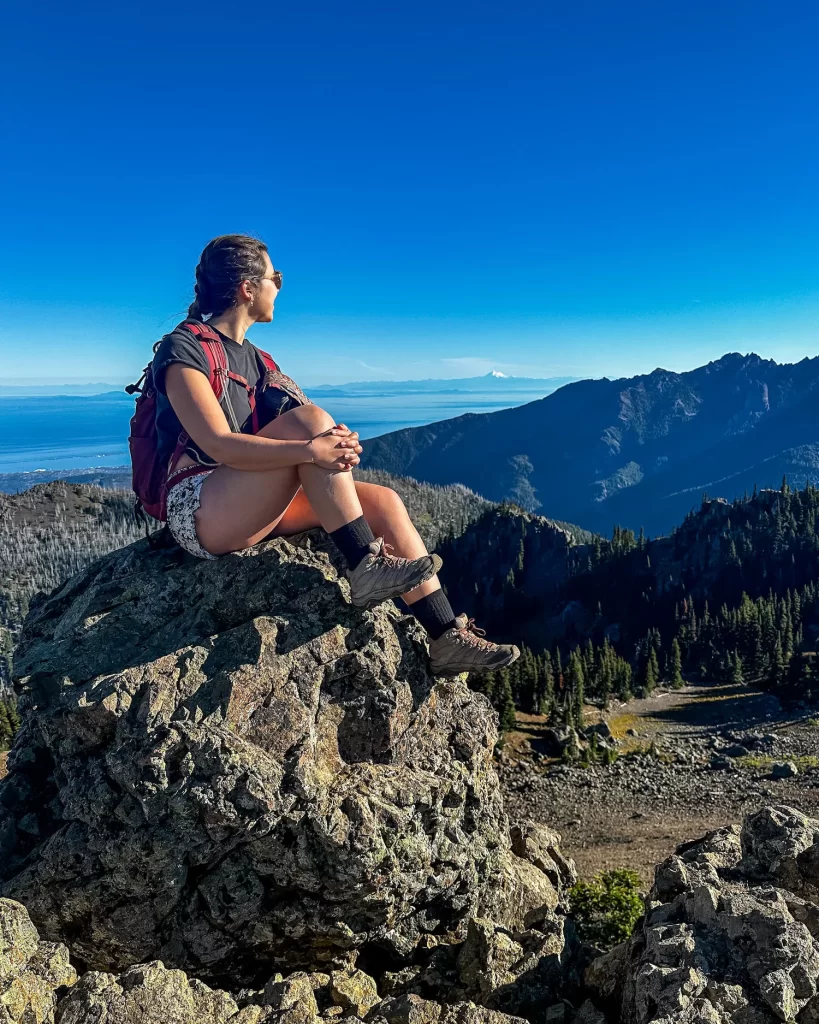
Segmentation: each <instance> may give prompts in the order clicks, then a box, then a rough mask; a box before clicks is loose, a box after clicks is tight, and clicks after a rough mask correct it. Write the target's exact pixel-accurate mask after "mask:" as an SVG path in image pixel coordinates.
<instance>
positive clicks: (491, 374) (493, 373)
mask: <svg viewBox="0 0 819 1024" xmlns="http://www.w3.org/2000/svg"><path fill="white" fill-rule="evenodd" d="M486 376H487V377H508V376H509V374H508V373H501V372H500V370H490V371H489V373H487V375H486Z"/></svg>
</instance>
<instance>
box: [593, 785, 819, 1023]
mask: <svg viewBox="0 0 819 1024" xmlns="http://www.w3.org/2000/svg"><path fill="white" fill-rule="evenodd" d="M586 982H587V984H588V986H589V989H590V990H591V992H592V995H593V998H594V1003H595V1004H596V1007H597V1010H601V1009H602V1010H605V1011H606V1012H607V1017H608V1019H610V1020H612V1021H614V1020H617V1021H622V1022H623V1024H649V1022H651V1024H689V1022H690V1024H694V1022H696V1024H700V1022H702V1024H727V1022H729V1021H730V1022H738V1024H774V1022H775V1021H796V1020H798V1021H799V1024H813V1022H816V1021H819V994H818V993H819V821H816V820H814V819H811V818H808V817H807V816H806V815H804V814H802V813H800V812H799V811H798V810H796V809H795V808H792V807H788V806H786V805H783V804H779V805H774V806H770V807H764V808H762V809H761V810H759V811H757V812H756V813H754V814H751V815H749V816H748V817H747V818H746V819H745V821H744V823H743V825H742V826H741V827H740V826H737V825H729V826H726V827H725V828H721V829H717V830H716V831H714V832H709V833H708V834H707V835H706V836H705V837H704V838H702V839H700V840H697V841H695V842H691V843H685V844H683V845H682V846H680V847H678V848H677V851H676V852H675V853H674V854H673V855H672V856H671V857H669V858H667V859H666V860H665V861H663V862H662V864H660V865H658V866H657V868H656V871H655V881H654V885H653V887H652V889H651V891H650V893H649V895H648V898H647V901H646V913H645V916H644V918H643V919H642V921H641V922H640V924H639V925H638V927H637V929H636V930H635V933H634V935H633V936H632V937H631V938H630V939H629V940H627V941H626V942H624V943H621V944H620V945H619V946H617V947H616V948H615V949H613V950H612V951H611V952H609V953H607V954H605V955H604V956H601V957H599V958H597V959H595V960H594V961H592V963H591V964H590V965H589V967H588V969H587V971H586Z"/></svg>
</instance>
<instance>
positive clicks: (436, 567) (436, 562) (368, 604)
mask: <svg viewBox="0 0 819 1024" xmlns="http://www.w3.org/2000/svg"><path fill="white" fill-rule="evenodd" d="M429 558H430V567H429V568H428V569H425V570H424V571H423V572H422V573H419V576H418V579H416V580H414V581H411V582H410V583H406V584H402V585H401V589H400V590H391V591H382V592H379V593H377V594H376V595H375V596H373V595H372V594H371V595H370V596H369V597H368V598H367V600H366V601H364V602H361V603H359V602H357V601H355V600H353V598H352V595H351V597H350V603H351V604H352V605H353V607H354V608H361V609H362V610H365V611H366V610H367V609H368V608H374V607H375V606H376V605H378V604H383V603H384V601H389V600H391V599H392V598H394V597H399V596H400V595H401V594H406V593H407V591H410V590H415V588H416V587H420V586H421V584H422V583H426V581H427V580H429V579H432V577H433V576H434V575H435V574H436V573H437V572H439V571H440V569H441V566H442V565H443V564H444V563H443V560H442V559H441V557H440V556H439V555H430V556H429Z"/></svg>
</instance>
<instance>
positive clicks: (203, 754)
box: [0, 532, 566, 1012]
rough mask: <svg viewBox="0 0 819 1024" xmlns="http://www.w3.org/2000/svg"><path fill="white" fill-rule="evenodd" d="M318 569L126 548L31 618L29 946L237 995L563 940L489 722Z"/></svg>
mask: <svg viewBox="0 0 819 1024" xmlns="http://www.w3.org/2000/svg"><path fill="white" fill-rule="evenodd" d="M334 559H335V555H334V552H333V550H332V549H331V546H330V545H329V542H328V541H327V539H326V537H325V535H324V534H322V533H319V532H314V533H310V534H304V535H301V536H300V537H294V538H289V539H288V540H284V539H277V540H273V541H270V542H268V543H265V544H261V545H258V546H257V547H255V548H252V549H251V550H249V551H247V552H242V553H238V554H231V555H226V556H223V557H221V558H219V559H216V560H213V561H204V560H198V559H195V558H192V557H190V556H188V555H186V554H184V553H183V552H181V551H179V550H178V549H172V550H162V549H156V550H154V549H152V548H151V547H149V546H148V544H147V542H145V541H142V542H138V543H136V544H133V545H131V546H129V547H126V548H123V549H120V550H119V551H116V552H114V553H113V554H111V555H108V556H106V557H104V558H102V559H100V560H99V561H97V562H95V563H94V564H93V565H91V566H89V567H88V568H87V569H86V570H84V571H83V572H82V573H80V574H79V575H77V576H76V577H74V578H73V579H72V580H69V581H68V582H67V583H66V584H65V585H64V586H62V587H61V588H60V589H59V590H57V591H56V592H55V593H53V594H51V595H50V596H48V597H45V598H40V599H38V600H36V601H35V602H34V603H33V605H32V609H31V612H30V614H29V617H28V619H27V622H26V624H25V627H24V630H23V634H22V637H21V640H20V644H19V647H18V650H17V653H16V656H15V670H16V672H17V673H18V680H17V689H18V694H19V701H20V710H21V714H22V717H23V725H22V729H21V731H20V733H19V735H18V737H17V739H16V742H15V746H14V748H13V750H12V752H11V754H10V756H9V762H8V769H9V771H8V775H7V776H6V778H5V779H3V780H2V782H0V883H2V888H0V892H2V894H4V895H6V896H8V897H11V898H14V899H19V900H21V901H22V902H24V903H25V905H26V907H27V908H28V911H29V913H30V914H31V917H32V920H33V921H34V922H35V923H36V925H37V927H38V928H39V929H40V932H41V934H42V935H43V937H44V938H45V939H47V940H49V941H51V942H60V941H66V940H69V939H70V946H71V951H72V954H73V955H75V956H77V957H78V958H80V959H81V960H82V961H83V962H84V963H85V964H86V965H88V966H89V967H91V968H94V969H95V970H98V971H102V972H114V973H116V972H119V971H122V970H123V969H126V968H128V967H130V965H132V964H134V963H145V962H152V961H155V960H160V961H161V962H162V963H163V964H165V965H167V967H168V968H181V969H184V970H189V971H192V972H193V973H195V974H196V975H197V976H199V977H201V978H202V979H203V980H205V981H208V982H209V983H211V984H215V985H219V986H220V987H224V988H227V987H230V988H232V989H234V990H235V988H236V987H237V986H239V985H243V984H245V985H251V986H254V985H255V986H259V985H261V984H264V982H265V980H266V979H267V978H269V976H270V974H271V973H273V971H275V970H282V971H283V972H285V973H287V972H288V971H293V970H300V969H303V970H308V971H315V970H322V969H323V968H322V965H327V969H328V970H330V969H332V968H333V967H339V966H341V967H343V966H344V963H345V962H346V961H345V959H344V958H345V957H346V956H347V955H348V954H349V953H350V951H353V950H362V951H363V952H365V953H368V954H370V953H371V954H372V955H373V956H376V957H382V958H385V957H386V958H390V957H391V958H392V960H393V962H396V961H397V962H399V963H400V962H401V961H402V960H403V962H405V963H406V962H409V961H410V960H411V957H412V955H413V952H414V950H415V949H416V948H417V947H418V946H419V943H421V942H422V940H423V939H424V937H425V936H437V935H441V934H443V933H447V934H450V935H452V936H454V937H455V938H457V937H458V936H460V937H461V938H463V937H464V936H465V934H466V928H467V922H468V920H469V919H470V918H472V917H475V916H481V915H483V916H488V917H491V918H492V919H493V920H494V921H495V923H496V924H498V925H500V926H505V927H508V928H510V929H513V930H514V929H520V928H526V927H530V926H531V925H532V923H533V922H535V923H539V925H542V926H544V927H545V929H546V931H554V929H553V928H552V924H553V923H554V918H555V913H556V908H557V907H558V904H559V902H560V896H559V894H558V892H557V890H556V889H555V882H554V879H555V878H558V877H559V876H560V873H561V871H562V872H563V873H564V874H565V870H566V869H565V866H564V867H561V866H560V865H559V864H555V863H554V862H555V858H554V856H552V855H551V854H549V855H548V857H547V856H546V855H545V854H544V855H543V856H541V857H540V860H538V856H539V855H535V854H533V855H532V857H531V858H528V859H526V858H524V857H518V856H516V854H515V853H514V852H513V851H512V849H511V843H510V837H509V828H508V823H507V819H506V817H505V815H504V811H503V804H502V799H501V794H500V790H499V785H498V779H497V776H496V774H495V770H494V767H493V763H492V751H493V748H494V745H495V741H496V738H497V732H496V716H495V713H494V711H493V710H492V708H491V706H490V704H489V702H488V701H487V700H486V698H485V697H483V696H481V695H479V694H477V693H474V692H472V691H471V690H469V689H468V688H467V686H466V685H465V683H464V682H463V681H462V680H461V679H439V680H436V679H434V678H433V677H432V676H430V674H429V671H428V661H427V650H426V643H425V636H424V634H423V631H422V630H421V628H420V627H419V626H418V624H417V623H416V622H415V620H414V619H413V618H411V617H409V616H402V615H401V614H400V613H399V612H398V611H397V609H396V608H395V606H394V605H393V604H391V603H387V604H384V605H381V606H380V607H378V608H376V609H374V610H372V611H366V612H362V611H360V610H357V609H355V608H353V607H352V606H351V605H350V604H349V600H348V597H349V590H348V586H347V582H346V579H345V578H344V575H343V573H341V572H339V567H338V565H337V563H336V562H335V561H334ZM550 841H551V840H550ZM524 845H526V844H524ZM530 845H531V844H530ZM535 845H536V844H535ZM546 846H547V847H548V842H547V844H546ZM546 853H548V850H546ZM547 860H551V861H552V862H553V864H554V866H553V867H552V866H550V865H549V864H548V863H547ZM539 863H542V865H543V866H544V867H545V868H546V869H547V870H548V871H549V874H545V873H544V871H543V870H542V868H541V867H540V866H538V864H539ZM88 984H89V985H90V984H91V983H90V982H89V983H88ZM94 984H95V985H96V984H97V982H94ZM99 984H103V982H99ZM105 984H106V985H108V987H109V988H111V986H113V985H114V983H113V982H111V983H109V982H108V981H105ZM116 984H119V985H120V986H121V983H120V982H116ZM129 984H130V982H129ZM112 991H113V989H112ZM91 995H92V994H89V995H88V998H89V999H90V998H91ZM77 998H80V996H79V995H78V996H77ZM83 998H85V997H83ZM94 998H96V996H94ZM365 1002H366V1000H364V1001H359V1002H358V1004H357V1009H361V1010H363V1007H364V1003H365ZM277 1012H280V1011H277Z"/></svg>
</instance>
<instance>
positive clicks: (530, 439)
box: [364, 353, 819, 534]
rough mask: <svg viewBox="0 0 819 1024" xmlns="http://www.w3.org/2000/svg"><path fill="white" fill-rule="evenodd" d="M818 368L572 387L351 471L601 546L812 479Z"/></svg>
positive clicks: (414, 441) (816, 459) (405, 433)
mask: <svg viewBox="0 0 819 1024" xmlns="http://www.w3.org/2000/svg"><path fill="white" fill-rule="evenodd" d="M818 392H819V357H816V358H813V359H808V358H806V359H803V360H802V361H801V362H799V363H795V364H779V363H777V362H775V361H774V360H771V359H762V358H761V357H760V356H758V355H756V354H753V353H752V354H749V355H744V356H743V355H741V354H739V353H729V354H727V355H725V356H723V357H722V358H721V359H718V360H715V361H713V362H710V363H708V364H707V365H706V366H701V367H698V368H697V369H695V370H690V371H687V372H685V373H674V372H672V371H669V370H663V369H656V370H654V371H653V372H652V373H649V374H644V375H641V376H637V377H632V378H621V379H618V380H609V379H608V378H602V379H600V380H583V381H578V382H575V383H571V384H567V385H566V386H564V387H562V388H560V389H559V390H558V391H556V392H554V393H553V394H551V395H549V396H547V397H545V398H543V399H540V400H538V401H534V402H530V403H528V404H526V405H523V406H518V407H516V408H512V409H505V410H503V411H501V412H495V413H489V414H469V415H465V416H459V417H457V418H455V419H451V420H445V421H442V422H440V423H433V424H429V425H427V426H423V427H416V428H411V429H406V430H399V431H395V432H393V433H390V434H384V435H382V436H381V437H377V438H372V439H370V440H368V441H365V442H364V465H366V466H367V467H368V468H372V469H384V470H386V471H388V472H392V473H400V474H404V475H408V476H412V477H415V478H416V479H420V480H426V481H428V482H430V483H454V482H458V483H463V484H464V485H465V486H467V487H470V488H472V489H473V490H476V491H478V492H479V493H481V494H483V495H484V496H485V497H487V498H489V499H491V500H496V501H497V500H502V499H503V498H506V497H512V498H513V499H514V500H516V501H518V502H519V503H520V504H522V505H524V506H527V507H530V508H537V509H538V511H539V512H540V513H541V514H545V515H548V516H549V517H552V518H556V519H561V520H566V521H569V522H574V523H578V524H579V525H580V526H583V527H585V528H587V529H592V530H598V531H600V532H605V533H608V532H609V531H610V530H611V527H612V525H613V524H614V523H619V524H621V525H623V526H629V527H631V528H633V529H639V528H640V527H641V526H643V527H645V529H646V531H647V532H649V533H650V534H657V533H664V532H667V531H668V530H670V529H671V528H672V527H673V525H674V524H675V523H676V522H678V521H679V520H680V519H682V517H683V516H684V515H685V514H686V512H688V511H689V510H690V509H691V508H692V506H694V505H697V504H698V503H699V499H700V496H701V492H702V491H703V490H709V491H710V492H711V493H713V494H715V495H720V496H723V497H727V498H733V497H734V496H736V495H741V494H742V493H743V491H745V490H748V491H750V490H752V488H753V486H754V484H758V485H759V486H771V485H778V484H779V482H780V481H781V479H782V476H783V475H785V474H787V475H788V477H789V478H790V479H791V480H792V482H794V483H797V484H801V483H804V481H805V480H806V479H809V480H812V481H815V480H817V479H819V405H817V398H818V397H819V394H818Z"/></svg>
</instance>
